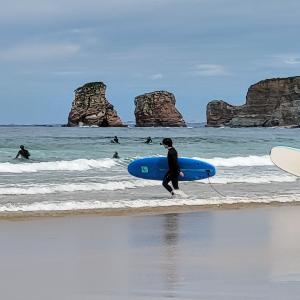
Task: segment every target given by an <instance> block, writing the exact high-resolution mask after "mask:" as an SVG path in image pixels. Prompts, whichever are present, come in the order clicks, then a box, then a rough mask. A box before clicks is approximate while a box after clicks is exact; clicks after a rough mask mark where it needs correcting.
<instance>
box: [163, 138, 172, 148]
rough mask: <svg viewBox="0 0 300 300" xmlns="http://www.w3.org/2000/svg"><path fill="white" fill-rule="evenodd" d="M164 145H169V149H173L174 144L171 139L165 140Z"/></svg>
mask: <svg viewBox="0 0 300 300" xmlns="http://www.w3.org/2000/svg"><path fill="white" fill-rule="evenodd" d="M162 144H163V145H167V146H168V147H172V145H173V142H172V140H171V139H170V138H164V139H163V140H162Z"/></svg>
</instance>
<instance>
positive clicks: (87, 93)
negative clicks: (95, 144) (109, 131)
mask: <svg viewBox="0 0 300 300" xmlns="http://www.w3.org/2000/svg"><path fill="white" fill-rule="evenodd" d="M105 90H106V85H105V84H104V83H103V82H90V83H87V84H85V85H83V86H81V87H79V88H78V89H76V90H75V99H74V101H73V103H72V108H71V111H70V113H69V118H68V126H78V125H88V126H91V125H96V126H100V127H109V126H112V127H122V126H124V125H123V123H122V121H121V119H120V118H119V116H118V114H117V112H116V111H115V110H114V107H113V105H111V104H110V103H109V102H108V101H107V99H106V97H105Z"/></svg>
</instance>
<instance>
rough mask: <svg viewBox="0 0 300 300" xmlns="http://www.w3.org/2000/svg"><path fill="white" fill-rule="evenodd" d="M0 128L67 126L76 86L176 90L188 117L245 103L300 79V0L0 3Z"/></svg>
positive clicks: (120, 107)
mask: <svg viewBox="0 0 300 300" xmlns="http://www.w3.org/2000/svg"><path fill="white" fill-rule="evenodd" d="M0 7H1V10H0V33H1V41H0V104H1V108H0V124H9V123H15V124H45V123H66V122H67V117H68V113H69V111H70V107H71V103H72V100H73V98H74V90H75V89H76V88H78V87H79V86H81V85H83V84H85V83H87V82H90V81H103V82H104V83H105V84H106V85H107V98H108V100H109V101H110V102H111V103H112V104H113V105H114V106H115V108H116V109H117V111H118V113H119V115H120V116H121V118H122V120H123V121H127V120H134V113H133V112H134V98H135V97H136V96H137V95H140V94H143V93H146V92H151V91H155V90H167V91H170V92H173V93H174V94H175V97H176V100H177V107H178V108H179V110H180V111H181V112H182V114H183V116H184V118H185V120H187V121H204V120H205V110H206V104H207V103H208V102H209V101H211V100H214V99H223V100H225V101H228V102H230V103H233V104H243V103H244V102H245V95H246V92H247V89H248V87H249V86H250V85H251V84H253V83H256V82H258V81H260V80H263V79H266V78H273V77H287V76H295V75H300V39H299V30H300V27H299V25H300V18H299V11H300V1H299V0H285V1H282V0H249V1H243V0H72V1H71V0H59V1H57V0H26V1H25V0H10V1H8V2H7V1H4V0H0Z"/></svg>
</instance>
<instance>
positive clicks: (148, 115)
mask: <svg viewBox="0 0 300 300" xmlns="http://www.w3.org/2000/svg"><path fill="white" fill-rule="evenodd" d="M175 103H176V100H175V97H174V95H173V94H172V93H169V92H166V91H155V92H151V93H146V94H143V95H140V96H137V97H136V98H135V100H134V104H135V111H134V114H135V121H136V126H137V127H158V126H165V127H185V126H186V124H185V121H184V120H183V117H182V115H181V113H180V112H179V111H178V110H177V109H176V107H175Z"/></svg>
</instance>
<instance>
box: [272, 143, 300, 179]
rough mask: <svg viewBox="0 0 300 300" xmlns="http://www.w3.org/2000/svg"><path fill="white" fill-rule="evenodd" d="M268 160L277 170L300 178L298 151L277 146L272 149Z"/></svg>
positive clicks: (299, 151) (299, 156) (299, 154)
mask: <svg viewBox="0 0 300 300" xmlns="http://www.w3.org/2000/svg"><path fill="white" fill-rule="evenodd" d="M270 158H271V160H272V162H273V163H274V164H275V165H276V166H277V167H278V168H280V169H282V170H283V171H285V172H288V173H290V174H293V175H296V176H300V149H296V148H291V147H284V146H277V147H274V148H272V150H271V153H270Z"/></svg>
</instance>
